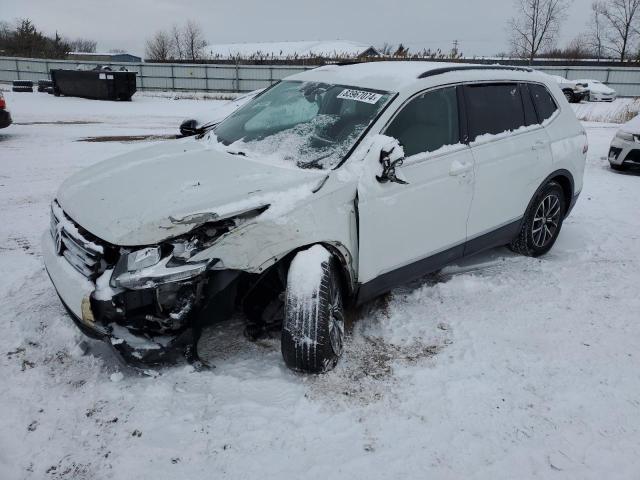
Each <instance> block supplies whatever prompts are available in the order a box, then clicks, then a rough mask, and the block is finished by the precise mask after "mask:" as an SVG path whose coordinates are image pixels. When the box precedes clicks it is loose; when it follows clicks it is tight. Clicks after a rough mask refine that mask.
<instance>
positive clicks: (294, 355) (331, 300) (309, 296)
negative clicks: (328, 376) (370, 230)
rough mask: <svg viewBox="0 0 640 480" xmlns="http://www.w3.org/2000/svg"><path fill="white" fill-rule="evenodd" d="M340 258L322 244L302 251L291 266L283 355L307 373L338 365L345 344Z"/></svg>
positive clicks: (289, 365) (286, 359) (324, 370)
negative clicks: (338, 262) (333, 255)
mask: <svg viewBox="0 0 640 480" xmlns="http://www.w3.org/2000/svg"><path fill="white" fill-rule="evenodd" d="M338 268H339V267H338V264H337V261H336V259H335V258H334V257H332V256H331V254H330V253H329V252H328V251H327V250H326V249H325V248H324V247H322V246H320V245H314V246H313V247H311V248H309V249H308V250H304V251H302V252H299V253H298V254H297V255H296V256H295V258H294V259H293V261H292V262H291V266H290V267H289V274H288V276H287V289H286V292H285V306H284V322H283V325H282V335H281V347H282V357H283V358H284V362H285V363H286V365H287V366H288V367H289V368H290V369H292V370H295V371H298V372H304V373H324V372H327V371H329V370H331V369H333V367H335V366H336V364H337V363H338V360H339V359H340V356H341V355H342V350H343V344H344V325H345V321H344V320H345V316H344V307H343V301H342V295H343V294H342V284H341V281H340V280H341V279H340V273H339V269H338Z"/></svg>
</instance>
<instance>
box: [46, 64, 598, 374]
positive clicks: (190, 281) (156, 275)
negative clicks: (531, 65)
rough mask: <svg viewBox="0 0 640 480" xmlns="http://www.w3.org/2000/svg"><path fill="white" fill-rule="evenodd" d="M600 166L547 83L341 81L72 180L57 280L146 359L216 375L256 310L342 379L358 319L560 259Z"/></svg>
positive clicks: (66, 299) (492, 76)
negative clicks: (419, 296)
mask: <svg viewBox="0 0 640 480" xmlns="http://www.w3.org/2000/svg"><path fill="white" fill-rule="evenodd" d="M586 150H587V145H586V135H585V132H584V130H583V128H582V127H581V126H580V124H579V123H578V121H577V120H576V118H575V115H574V113H573V111H572V110H571V109H570V107H569V105H568V104H567V102H566V100H565V98H564V96H563V94H562V92H561V91H560V89H559V88H558V86H557V85H556V84H555V82H554V81H553V80H549V79H548V78H547V77H544V76H542V75H538V74H536V73H533V72H531V71H529V70H527V69H518V68H509V67H497V66H477V65H476V66H474V65H461V64H443V63H425V62H379V63H369V64H358V65H332V66H326V67H321V68H317V69H315V70H311V71H308V72H305V73H301V74H297V75H294V76H292V77H289V78H287V79H285V80H283V81H281V82H279V83H277V84H276V85H274V86H273V87H271V88H270V89H267V90H266V91H264V92H263V93H261V94H260V95H259V96H257V97H256V98H254V99H253V100H252V101H250V102H249V103H248V104H246V105H244V106H243V107H241V108H240V109H238V110H237V111H236V112H234V113H233V114H231V115H230V116H229V117H227V118H226V119H225V120H223V121H222V122H221V123H219V124H218V125H216V126H212V127H211V128H208V129H205V130H204V131H202V132H200V134H199V135H197V136H195V137H190V138H186V139H182V140H177V141H171V142H164V143H159V144H156V145H154V146H151V147H148V148H145V149H142V150H138V151H135V152H132V153H128V154H125V155H122V156H119V157H116V158H113V159H111V160H107V161H104V162H101V163H99V164H97V165H95V166H93V167H90V168H88V169H86V170H83V171H81V172H79V173H78V174H76V175H74V176H73V177H71V178H70V179H68V180H67V181H66V182H65V183H64V184H63V185H62V187H61V188H60V190H59V192H58V195H57V198H56V199H55V200H54V201H53V204H52V208H51V228H50V232H46V234H45V236H44V238H43V242H44V257H45V263H46V267H47V270H48V272H49V274H50V276H51V279H52V281H53V284H54V285H55V287H56V289H57V291H58V293H59V295H60V297H61V299H62V301H63V303H64V304H65V305H66V306H67V308H68V310H69V311H70V313H71V315H72V317H73V318H74V319H75V321H76V323H77V325H78V326H79V327H80V328H81V329H82V330H83V331H84V332H85V333H86V334H88V335H91V336H94V337H98V338H103V339H105V340H107V341H108V342H109V343H110V344H111V345H112V346H113V347H114V348H115V349H116V350H117V351H118V352H119V353H120V354H121V355H123V356H124V357H125V358H126V359H127V360H128V361H130V362H133V363H141V364H148V363H160V362H165V361H168V360H169V359H170V358H172V356H173V353H175V352H183V353H187V356H188V358H190V359H191V360H196V359H197V350H196V348H195V346H196V345H197V341H198V337H199V334H200V331H201V329H202V328H203V326H205V325H207V324H212V323H215V322H219V321H221V320H224V319H226V318H228V317H229V316H230V315H232V314H233V313H234V312H237V311H241V312H243V313H244V315H245V316H246V319H247V328H246V332H247V334H248V336H249V337H251V338H256V337H259V336H260V335H263V334H268V333H270V332H272V331H277V332H280V330H281V345H282V354H283V357H284V360H285V362H286V364H287V365H288V366H289V367H291V368H293V369H295V370H299V371H304V372H323V371H326V370H328V369H330V368H332V367H333V366H334V365H335V364H336V362H337V360H338V358H339V357H340V355H341V353H342V350H343V341H344V335H345V333H344V330H345V321H344V312H345V309H347V308H351V307H353V306H355V305H358V304H361V303H362V302H365V301H367V300H369V299H372V298H374V297H375V296H377V295H379V294H381V293H384V292H386V291H389V290H390V289H391V288H393V287H395V286H397V285H399V284H402V283H403V282H407V281H411V280H413V279H417V278H419V277H421V276H422V275H424V274H426V273H428V272H431V271H434V270H436V269H438V268H440V267H442V266H444V265H445V264H447V263H449V262H452V261H455V260H457V259H459V258H461V257H463V256H467V255H471V254H473V253H476V252H479V251H481V250H484V249H487V248H490V247H494V246H498V245H509V246H510V247H511V248H512V249H513V250H515V251H516V252H519V253H522V254H524V255H532V256H537V255H541V254H544V253H545V252H547V251H548V250H549V249H550V248H551V246H552V245H553V244H554V242H555V240H556V238H557V237H558V234H559V233H560V229H561V226H562V221H563V219H564V218H565V217H566V215H568V213H569V211H570V210H571V208H572V207H573V205H574V203H575V201H576V199H577V197H578V194H579V193H580V190H581V187H582V175H583V170H584V164H585V156H586Z"/></svg>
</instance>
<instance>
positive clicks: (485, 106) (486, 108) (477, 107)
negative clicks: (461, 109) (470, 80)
mask: <svg viewBox="0 0 640 480" xmlns="http://www.w3.org/2000/svg"><path fill="white" fill-rule="evenodd" d="M465 100H466V106H467V108H466V110H467V116H468V119H469V140H470V141H472V142H473V141H474V140H475V139H476V138H477V137H479V136H480V135H486V134H492V135H497V134H499V133H503V132H506V131H509V130H517V129H518V128H520V127H523V126H525V125H526V121H525V112H524V106H523V103H522V97H521V95H520V88H519V85H518V84H517V83H499V84H481V85H467V86H466V87H465Z"/></svg>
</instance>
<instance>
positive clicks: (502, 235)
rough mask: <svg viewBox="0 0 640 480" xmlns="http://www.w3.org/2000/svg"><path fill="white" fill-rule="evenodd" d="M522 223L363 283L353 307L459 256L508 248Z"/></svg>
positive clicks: (415, 278) (434, 269)
mask: <svg viewBox="0 0 640 480" xmlns="http://www.w3.org/2000/svg"><path fill="white" fill-rule="evenodd" d="M521 222H522V219H518V220H516V221H514V222H511V223H509V224H507V225H504V226H503V227H500V228H498V229H496V230H493V231H491V232H488V233H485V234H483V235H481V236H479V237H476V238H474V239H472V240H469V241H468V242H466V243H463V244H461V245H457V246H455V247H452V248H449V249H447V250H445V251H443V252H440V253H437V254H435V255H432V256H430V257H427V258H423V259H422V260H418V261H417V262H414V263H411V264H409V265H406V266H404V267H401V268H398V269H396V270H392V271H391V272H388V273H385V274H383V275H380V276H379V277H377V278H374V279H373V280H371V281H369V282H367V283H363V284H361V285H359V287H358V293H357V296H356V302H355V304H356V305H362V304H363V303H365V302H368V301H369V300H372V299H374V298H375V297H377V296H379V295H382V294H383V293H386V292H388V291H390V290H392V289H394V288H395V287H397V286H399V285H403V284H405V283H408V282H411V281H414V280H417V279H419V278H420V277H423V276H424V275H427V274H428V273H432V272H435V271H436V270H439V269H441V268H442V267H445V266H446V265H449V264H450V263H452V262H454V261H456V260H458V259H460V258H462V257H468V256H470V255H474V254H476V253H479V252H481V251H483V250H487V249H489V248H494V247H499V246H503V245H507V244H508V243H510V242H511V240H513V239H514V238H515V237H516V236H517V235H518V232H519V231H520V225H521Z"/></svg>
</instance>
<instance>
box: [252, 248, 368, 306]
mask: <svg viewBox="0 0 640 480" xmlns="http://www.w3.org/2000/svg"><path fill="white" fill-rule="evenodd" d="M314 245H322V246H323V247H324V248H326V249H327V250H328V251H329V253H330V254H331V255H332V256H333V257H335V258H336V260H337V261H338V264H339V266H340V269H339V271H340V275H341V280H342V284H343V285H344V287H345V292H344V293H345V294H347V296H348V297H351V296H353V294H354V293H355V289H356V288H355V287H356V273H355V268H354V264H353V255H352V254H351V252H350V251H349V249H348V248H347V247H346V246H345V245H343V244H342V243H341V242H337V241H328V240H325V241H317V242H312V243H308V244H305V245H301V246H299V247H297V248H294V249H293V250H290V251H289V252H287V253H285V254H282V255H279V256H278V257H274V258H273V259H272V264H271V265H270V266H269V267H268V268H264V270H263V269H261V270H262V271H263V274H266V273H267V272H268V271H269V270H271V269H273V268H277V267H284V268H285V270H286V271H288V269H289V265H290V264H291V262H292V261H293V258H294V257H295V256H296V254H297V253H298V252H301V251H303V250H307V249H308V248H311V247H313V246H314Z"/></svg>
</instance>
